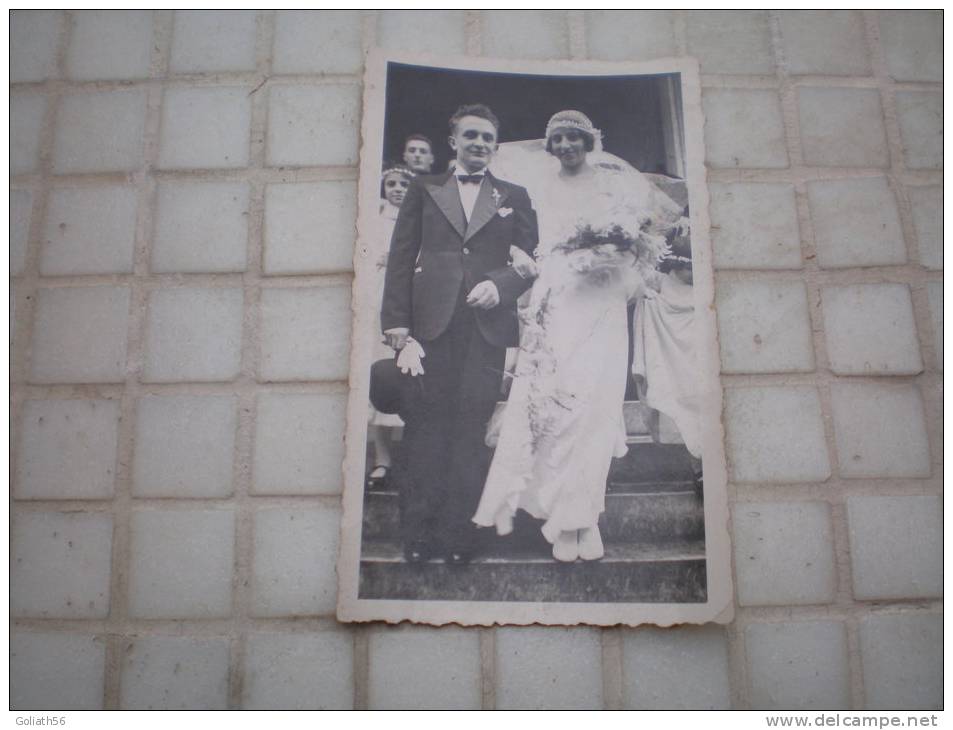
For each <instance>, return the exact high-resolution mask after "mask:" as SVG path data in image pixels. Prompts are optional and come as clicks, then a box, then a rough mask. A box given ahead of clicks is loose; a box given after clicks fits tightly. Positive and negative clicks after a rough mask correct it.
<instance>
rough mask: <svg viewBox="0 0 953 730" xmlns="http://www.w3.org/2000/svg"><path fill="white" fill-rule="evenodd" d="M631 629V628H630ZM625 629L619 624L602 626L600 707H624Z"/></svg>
mask: <svg viewBox="0 0 953 730" xmlns="http://www.w3.org/2000/svg"><path fill="white" fill-rule="evenodd" d="M630 630H631V629H630ZM625 631H626V629H624V628H623V627H621V626H611V627H603V628H602V629H600V630H599V636H600V638H601V640H602V708H603V709H604V710H624V709H625V678H624V677H623V673H624V671H625V662H624V661H623V653H624V645H623V642H624V637H625Z"/></svg>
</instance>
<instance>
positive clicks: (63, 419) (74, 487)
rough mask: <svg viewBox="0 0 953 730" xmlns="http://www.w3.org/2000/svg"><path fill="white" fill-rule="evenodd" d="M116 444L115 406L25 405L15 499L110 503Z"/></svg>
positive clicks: (109, 403)
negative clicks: (108, 500)
mask: <svg viewBox="0 0 953 730" xmlns="http://www.w3.org/2000/svg"><path fill="white" fill-rule="evenodd" d="M118 438H119V402H118V401H115V400H31V401H27V402H26V403H25V404H24V407H23V420H22V422H21V430H20V439H19V442H18V444H17V462H16V480H15V483H14V484H15V486H14V496H15V497H16V498H17V499H107V498H109V497H112V496H113V491H114V488H115V481H116V445H117V442H118Z"/></svg>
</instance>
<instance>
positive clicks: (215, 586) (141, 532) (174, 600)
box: [129, 510, 235, 619]
mask: <svg viewBox="0 0 953 730" xmlns="http://www.w3.org/2000/svg"><path fill="white" fill-rule="evenodd" d="M234 549H235V515H234V513H233V512H232V511H231V510H136V511H134V512H133V513H132V545H131V550H130V552H131V557H130V565H129V614H130V615H131V616H133V617H135V618H145V619H149V618H181V619H185V618H193V619H203V618H221V617H225V616H229V615H231V612H232V570H233V567H234V552H235V550H234Z"/></svg>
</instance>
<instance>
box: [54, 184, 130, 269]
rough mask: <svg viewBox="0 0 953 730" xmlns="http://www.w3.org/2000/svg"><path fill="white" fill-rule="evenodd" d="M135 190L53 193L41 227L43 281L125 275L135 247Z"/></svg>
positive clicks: (114, 188) (116, 187) (84, 189)
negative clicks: (84, 276) (50, 277)
mask: <svg viewBox="0 0 953 730" xmlns="http://www.w3.org/2000/svg"><path fill="white" fill-rule="evenodd" d="M137 205H138V199H137V194H136V189H135V188H134V187H131V186H129V185H107V186H103V187H89V188H87V187H82V188H53V190H52V191H51V192H50V198H49V204H48V208H47V211H46V221H45V222H44V225H43V240H42V249H41V254H40V273H41V274H43V275H44V276H57V275H70V274H73V275H76V274H127V273H130V272H132V259H133V253H134V251H135V246H136V208H137Z"/></svg>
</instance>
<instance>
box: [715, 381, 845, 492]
mask: <svg viewBox="0 0 953 730" xmlns="http://www.w3.org/2000/svg"><path fill="white" fill-rule="evenodd" d="M724 419H725V428H726V431H727V446H728V464H729V468H730V475H731V477H730V478H731V479H733V480H735V481H738V482H782V483H783V482H822V481H825V480H826V479H827V478H828V477H829V476H830V475H831V467H830V460H829V458H828V454H827V443H826V441H825V438H824V422H823V419H822V417H821V402H820V398H819V397H818V394H817V390H815V389H814V388H812V387H809V386H791V387H783V386H769V387H760V388H727V389H726V390H725V415H724Z"/></svg>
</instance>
